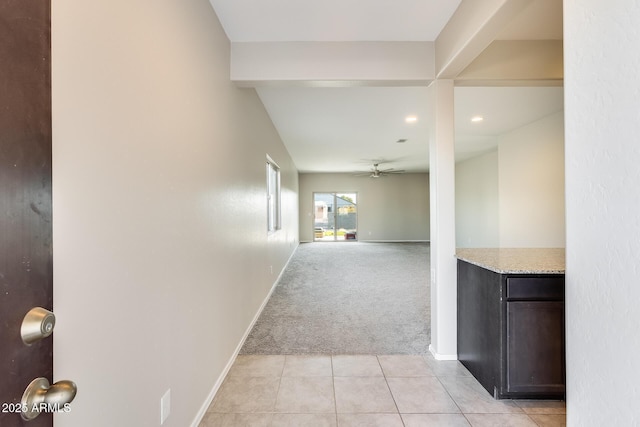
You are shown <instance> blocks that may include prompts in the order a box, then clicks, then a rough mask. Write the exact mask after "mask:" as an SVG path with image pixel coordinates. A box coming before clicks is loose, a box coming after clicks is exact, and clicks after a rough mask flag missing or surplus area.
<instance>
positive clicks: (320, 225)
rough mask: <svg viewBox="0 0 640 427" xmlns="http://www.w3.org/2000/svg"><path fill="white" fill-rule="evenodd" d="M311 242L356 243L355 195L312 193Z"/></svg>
mask: <svg viewBox="0 0 640 427" xmlns="http://www.w3.org/2000/svg"><path fill="white" fill-rule="evenodd" d="M313 212H314V221H313V241H314V242H335V241H357V240H358V205H357V194H356V193H313Z"/></svg>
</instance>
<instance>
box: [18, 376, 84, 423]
mask: <svg viewBox="0 0 640 427" xmlns="http://www.w3.org/2000/svg"><path fill="white" fill-rule="evenodd" d="M77 392H78V388H77V387H76V384H75V383H74V382H73V381H68V380H62V381H58V382H56V383H54V384H52V385H50V384H49V380H48V379H46V378H44V377H40V378H36V379H35V380H33V381H31V384H29V385H28V386H27V388H26V389H25V391H24V394H23V395H22V400H21V402H20V403H21V404H22V418H23V419H25V420H27V421H29V420H32V419H34V418H36V417H37V416H38V415H40V413H41V412H57V411H64V410H65V409H67V408H68V406H67V405H66V404H68V403H71V401H73V399H74V398H75V397H76V393H77Z"/></svg>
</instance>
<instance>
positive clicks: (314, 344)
mask: <svg viewBox="0 0 640 427" xmlns="http://www.w3.org/2000/svg"><path fill="white" fill-rule="evenodd" d="M429 295H430V291H429V244H428V243H364V242H336V243H327V242H319V243H303V244H301V245H300V246H299V247H298V249H297V250H296V252H295V254H294V255H293V257H292V259H291V261H290V262H289V265H288V266H287V268H286V270H285V272H284V273H283V275H282V277H281V279H280V282H279V283H278V285H277V286H276V289H275V290H274V292H273V295H272V296H271V299H270V300H269V302H268V303H267V305H266V307H265V309H264V311H263V312H262V314H261V315H260V318H259V319H258V321H257V322H256V324H255V326H254V328H253V330H252V331H251V333H250V335H249V337H248V338H247V341H246V342H245V345H244V347H243V348H242V350H241V354H426V353H427V352H428V347H429V343H430V313H429V307H430V305H429Z"/></svg>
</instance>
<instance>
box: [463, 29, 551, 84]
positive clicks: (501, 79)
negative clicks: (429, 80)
mask: <svg viewBox="0 0 640 427" xmlns="http://www.w3.org/2000/svg"><path fill="white" fill-rule="evenodd" d="M562 46H563V43H562V40H496V41H494V42H493V43H491V44H490V45H489V47H487V48H486V49H485V50H484V51H483V52H482V53H481V54H480V55H479V56H478V57H477V58H476V59H475V60H474V61H473V62H472V63H471V64H469V66H468V67H467V68H465V69H464V70H463V71H462V72H460V73H459V74H458V76H457V77H456V80H455V81H456V86H514V85H515V86H531V85H532V82H535V84H533V85H534V86H561V85H562V82H563V74H564V71H563V50H562Z"/></svg>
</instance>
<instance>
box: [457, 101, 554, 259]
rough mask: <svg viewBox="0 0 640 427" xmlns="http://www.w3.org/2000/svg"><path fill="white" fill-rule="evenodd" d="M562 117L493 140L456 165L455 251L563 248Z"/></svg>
mask: <svg viewBox="0 0 640 427" xmlns="http://www.w3.org/2000/svg"><path fill="white" fill-rule="evenodd" d="M563 122H564V116H563V113H562V112H559V113H555V114H552V115H550V116H547V117H544V118H542V119H540V120H537V121H535V122H533V123H530V124H528V125H526V126H522V127H520V128H517V129H515V130H513V131H511V132H509V133H507V134H504V135H501V136H500V137H499V138H498V148H497V151H494V152H490V153H487V154H484V155H481V156H477V157H474V158H472V159H468V160H465V161H462V162H460V163H458V164H457V165H456V244H457V246H458V247H510V248H513V247H564V246H565V215H564V203H565V196H564V123H563Z"/></svg>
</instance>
